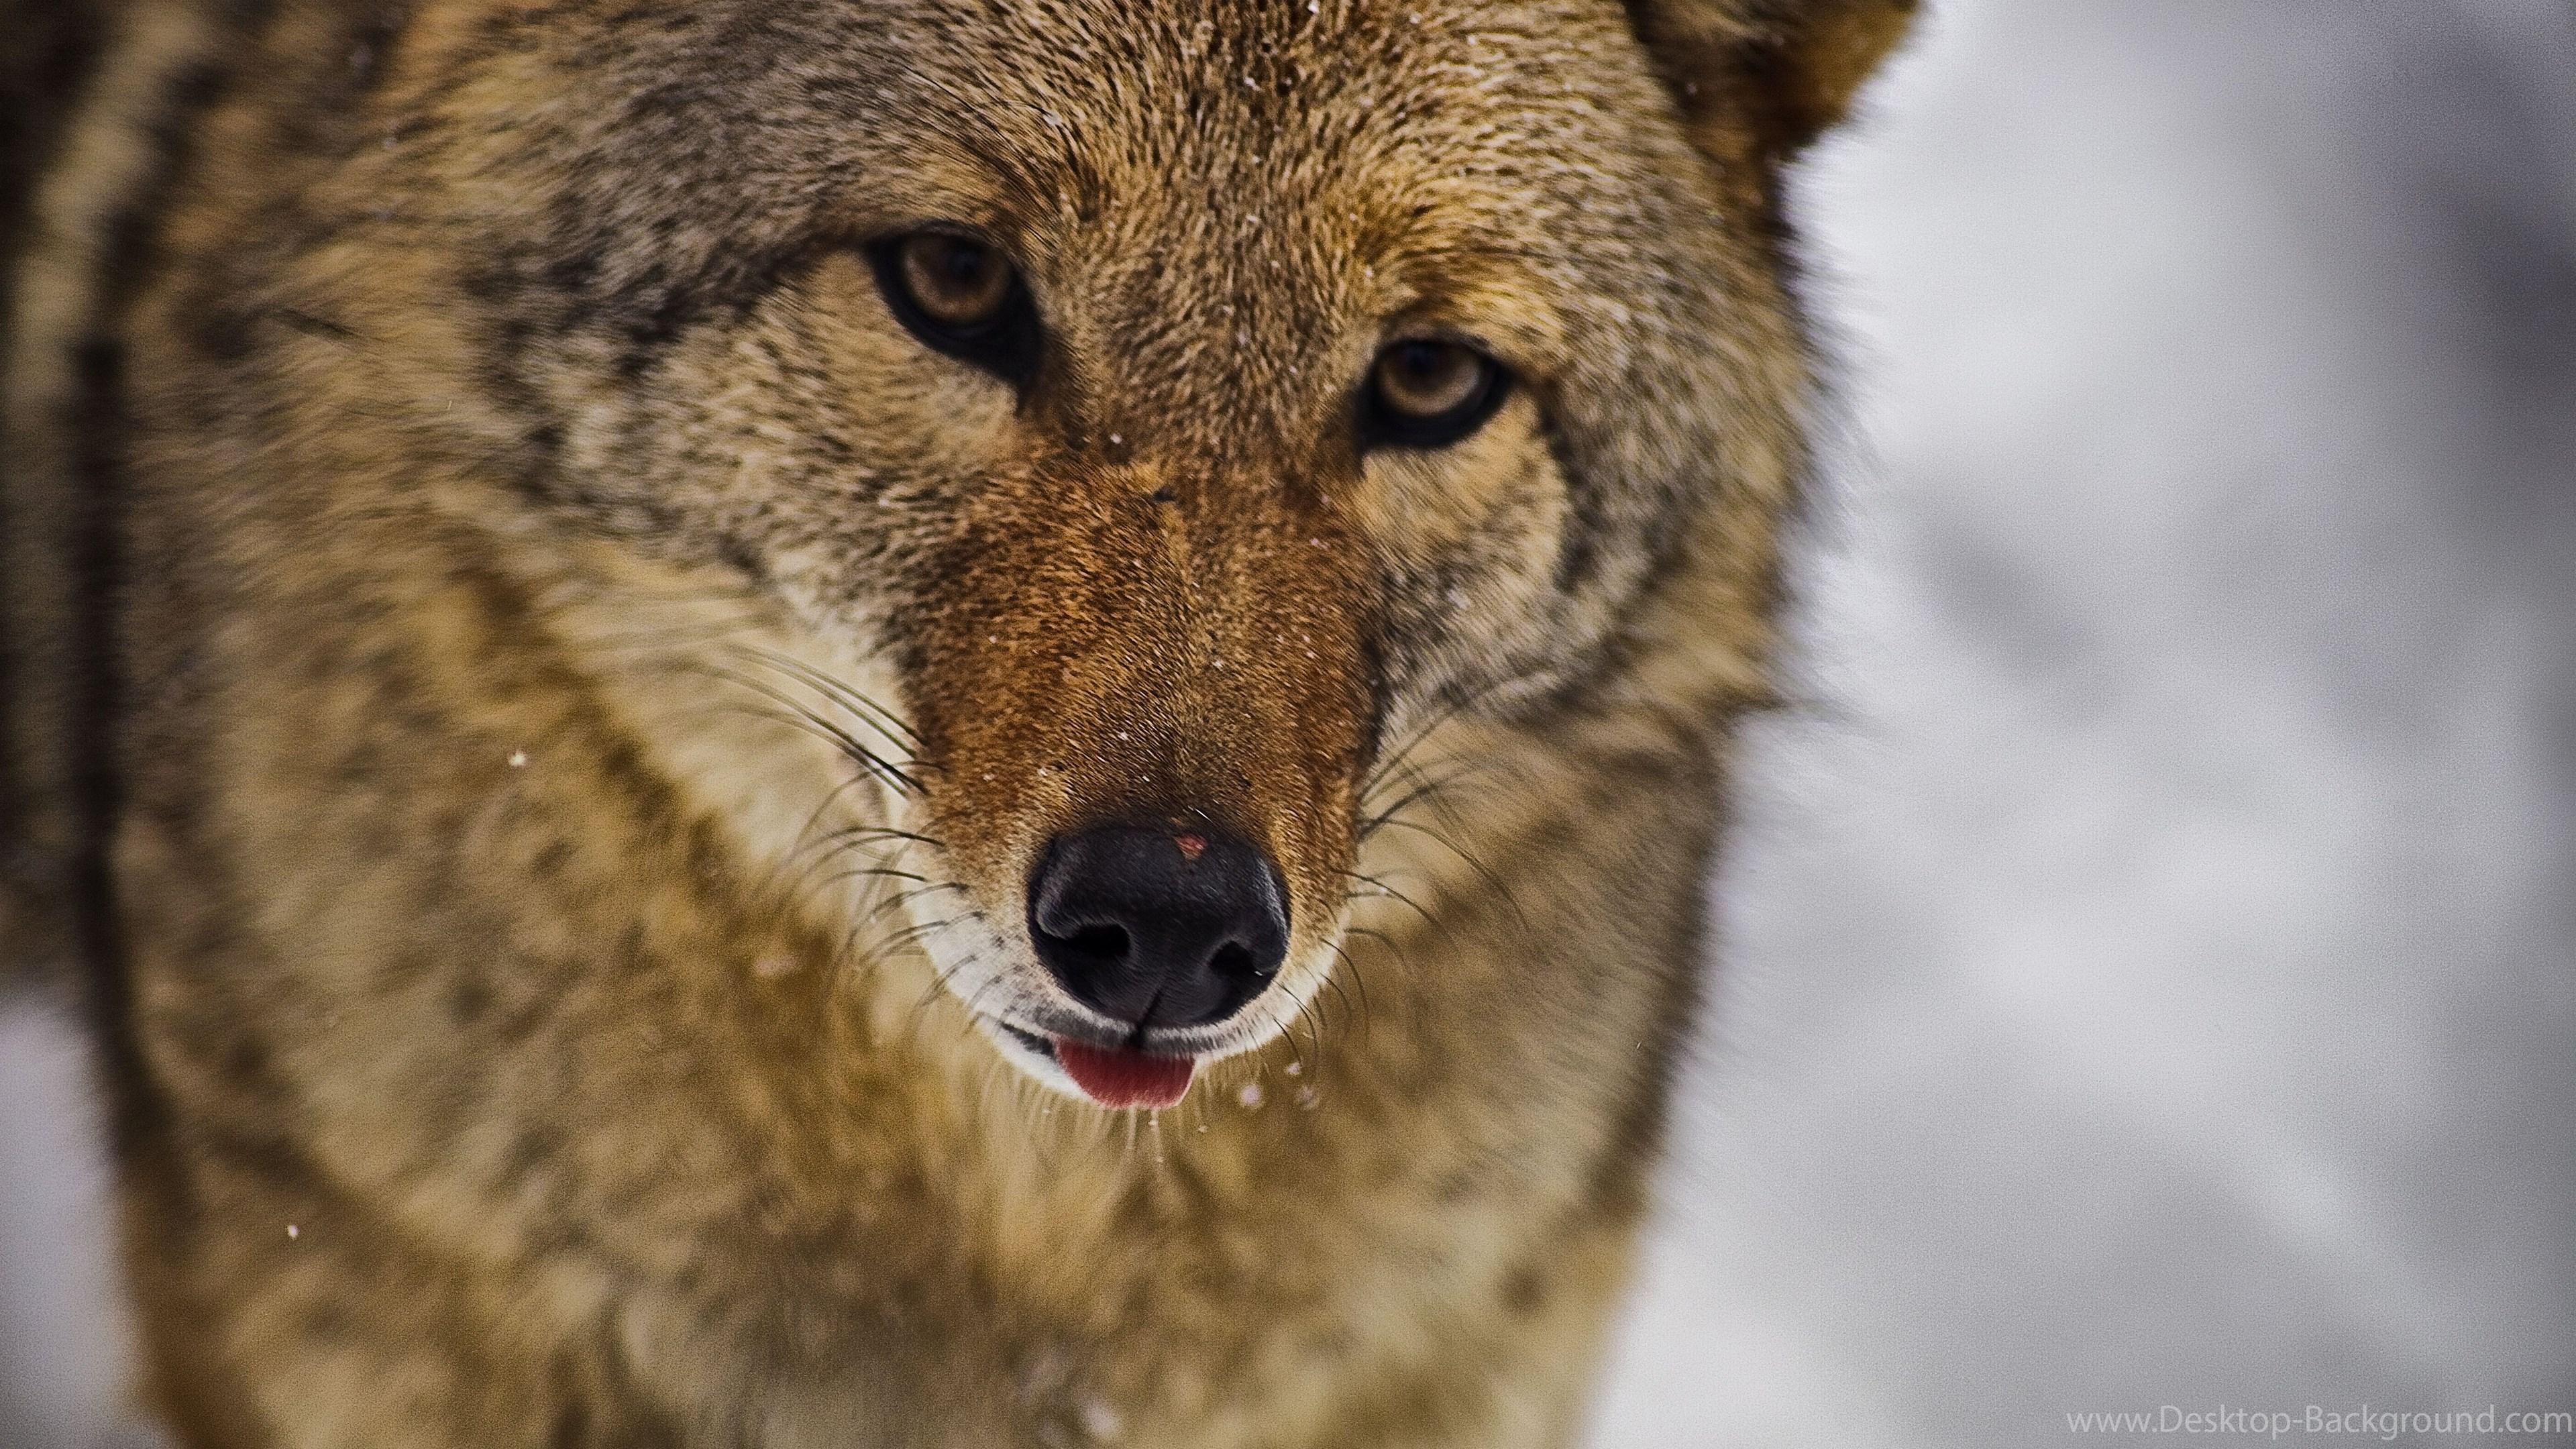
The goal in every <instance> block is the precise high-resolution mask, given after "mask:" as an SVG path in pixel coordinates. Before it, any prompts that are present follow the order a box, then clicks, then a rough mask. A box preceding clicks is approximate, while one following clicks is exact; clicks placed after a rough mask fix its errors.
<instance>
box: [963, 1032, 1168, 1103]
mask: <svg viewBox="0 0 2576 1449" xmlns="http://www.w3.org/2000/svg"><path fill="white" fill-rule="evenodd" d="M994 1025H996V1026H998V1027H1000V1028H1001V1029H1002V1033H1003V1034H1004V1035H1005V1036H1007V1037H1009V1038H1010V1039H1011V1040H1012V1041H1013V1042H1015V1043H1017V1044H1018V1045H1020V1046H1022V1047H1024V1048H1026V1049H1027V1050H1028V1051H1029V1053H1030V1054H1031V1055H1033V1056H1037V1057H1040V1058H1043V1059H1044V1060H1046V1061H1047V1062H1050V1063H1052V1064H1053V1065H1054V1066H1055V1067H1056V1069H1057V1070H1059V1071H1061V1072H1062V1073H1063V1074H1064V1075H1065V1076H1066V1077H1068V1078H1070V1079H1071V1080H1072V1082H1073V1085H1074V1086H1075V1087H1077V1088H1079V1089H1081V1092H1082V1094H1083V1095H1084V1096H1086V1097H1089V1098H1090V1099H1091V1100H1092V1101H1094V1102H1097V1103H1099V1104H1100V1105H1101V1106H1103V1107H1111V1108H1125V1107H1144V1108H1147V1109H1160V1108H1164V1107H1169V1106H1173V1105H1175V1104H1177V1103H1178V1102H1179V1101H1180V1100H1181V1098H1182V1097H1183V1096H1185V1095H1186V1094H1187V1093H1188V1092H1189V1090H1190V1083H1191V1081H1192V1080H1193V1079H1195V1078H1196V1077H1197V1075H1198V1067H1199V1060H1198V1058H1197V1057H1195V1056H1182V1057H1174V1056H1157V1055H1155V1054H1153V1053H1150V1052H1140V1051H1136V1050H1133V1049H1132V1048H1128V1047H1097V1046H1093V1045H1091V1044H1090V1043H1088V1042H1080V1041H1075V1040H1074V1039H1073V1038H1071V1037H1056V1036H1046V1035H1042V1034H1040V1033H1038V1032H1034V1031H1030V1030H1027V1029H1026V1028H1023V1027H1018V1026H1013V1025H1012V1024H1011V1023H1009V1022H1007V1021H999V1022H995V1023H994Z"/></svg>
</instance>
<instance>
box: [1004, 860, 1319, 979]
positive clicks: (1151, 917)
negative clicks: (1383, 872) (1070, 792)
mask: <svg viewBox="0 0 2576 1449" xmlns="http://www.w3.org/2000/svg"><path fill="white" fill-rule="evenodd" d="M1029 936H1030V938H1031V939H1032V940H1034V941H1035V942H1036V943H1037V948H1038V959H1039V960H1041V961H1043V962H1045V963H1046V967H1047V969H1048V970H1049V971H1052V972H1054V973H1055V979H1056V980H1058V981H1060V982H1062V983H1064V989H1065V990H1067V991H1070V992H1072V993H1073V995H1074V998H1075V999H1076V1000H1078V1001H1080V1002H1082V1003H1083V1004H1084V1005H1086V1006H1089V1007H1091V1008H1093V1009H1094V1010H1096V1011H1099V1012H1100V1013H1101V1014H1103V1015H1105V1016H1109V1017H1114V1018H1115V1019H1117V1020H1119V1021H1123V1022H1129V1023H1132V1024H1135V1025H1139V1026H1163V1027H1180V1026H1199V1025H1203V1024H1205V1023H1208V1022H1213V1021H1223V1020H1225V1019H1226V1018H1227V1017H1229V1016H1232V1015H1233V1014H1234V1013H1235V1011H1236V1009H1237V1008H1239V1007H1241V1006H1242V1005H1243V1004H1244V1003H1245V1002H1247V1001H1250V1000H1251V999H1252V998H1253V997H1254V996H1255V995H1257V994H1259V992H1260V990H1261V988H1262V987H1263V986H1264V985H1266V984H1268V982H1269V980H1270V978H1271V977H1273V976H1276V975H1278V974H1279V961H1280V958H1281V957H1282V956H1284V955H1286V954H1287V951H1288V898H1287V892H1285V891H1284V890H1282V889H1281V888H1280V884H1279V873H1278V872H1277V871H1275V870H1273V869H1271V867H1270V862H1269V861H1268V860H1266V859H1264V858H1263V857H1262V854H1261V852H1260V851H1259V850H1258V849H1255V848H1254V847H1253V846H1250V845H1247V844H1245V843H1244V842H1243V841H1240V840H1237V839H1235V838H1234V837H1232V836H1230V835H1225V834H1222V833H1220V832H1217V831H1214V830H1204V829H1183V830H1163V829H1157V828H1154V827H1150V826H1136V825H1103V826H1096V827H1094V828H1092V829H1090V830H1084V831H1079V832H1077V833H1075V834H1072V835H1066V836H1060V837H1058V838H1057V840H1056V842H1055V843H1054V844H1053V845H1051V846H1049V847H1048V848H1047V852H1046V856H1045V858H1044V859H1042V860H1040V861H1039V862H1038V868H1037V871H1036V873H1035V874H1034V875H1032V876H1030V878H1029Z"/></svg>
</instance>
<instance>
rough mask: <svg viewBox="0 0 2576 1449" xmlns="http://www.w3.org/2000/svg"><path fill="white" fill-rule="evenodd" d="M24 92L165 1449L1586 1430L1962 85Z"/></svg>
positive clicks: (155, 47)
mask: <svg viewBox="0 0 2576 1449" xmlns="http://www.w3.org/2000/svg"><path fill="white" fill-rule="evenodd" d="M0 8H6V9H7V10H8V11H10V12H11V13H9V14H8V16H7V17H6V18H7V20H8V24H9V26H10V29H11V32H12V34H11V38H10V39H9V40H8V41H7V42H6V46H7V49H6V52H5V64H6V67H7V79H8V88H7V96H6V100H5V106H6V116H5V120H6V124H7V130H6V132H5V135H0V145H4V146H5V156H0V177H5V178H6V181H7V186H8V190H7V193H6V200H5V210H0V228H5V245H6V248H7V252H6V255H7V257H8V269H9V270H8V274H9V278H10V287H9V291H8V297H9V301H8V304H7V305H8V309H9V312H8V315H9V322H8V328H7V332H6V336H7V339H8V351H7V358H6V368H7V372H6V413H5V422H6V428H7V435H6V453H5V458H6V468H7V484H6V492H5V505H6V514H5V518H6V530H7V531H6V546H7V549H8V551H9V552H8V564H7V579H8V584H7V589H8V611H7V624H8V629H7V645H8V647H7V651H6V666H5V667H6V670H7V673H6V676H5V679H4V680H0V683H4V684H5V689H6V698H7V701H8V714H9V721H8V723H9V733H8V741H9V745H8V749H7V751H6V760H7V772H6V780H5V791H4V792H0V801H5V804H6V806H7V808H8V811H9V819H10V826H9V831H8V845H9V851H10V854H9V862H10V863H9V880H10V898H11V901H12V906H11V921H10V926H9V930H10V934H11V939H12V940H14V941H15V942H17V943H18V945H17V949H18V950H19V951H21V952H22V953H24V954H28V955H36V954H49V955H55V956H59V957H61V958H62V959H64V960H66V961H69V962H71V963H73V966H72V971H73V976H74V977H75V979H77V980H79V981H80V982H82V983H84V989H85V1000H86V1004H87V1010H88V1013H89V1021H90V1029H91V1030H92V1032H93V1034H94V1038H95V1049H96V1058H97V1062H98V1068H99V1074H100V1079H101V1081H102V1083H103V1087H104V1090H105V1092H106V1094H107V1098H108V1101H109V1102H110V1104H111V1109H112V1110H111V1117H112V1132H113V1139H114V1141H113V1148H114V1152H115V1156H116V1162H117V1172H118V1176H117V1182H118V1195H119V1207H120V1213H121V1223H122V1243H123V1257H124V1263H125V1268H126V1273H127V1277H128V1279H129V1282H130V1287H131V1291H132V1296H133V1302H134V1306H135V1319H136V1322H137V1324H138V1326H139V1334H140V1338H141V1343H142V1353H141V1362H142V1364H143V1366H144V1379H145V1382H144V1384H143V1386H142V1387H143V1389H144V1391H145V1393H146V1394H147V1396H148V1399H149V1402H150V1403H151V1405H152V1406H153V1408H154V1409H155V1411H156V1412H157V1413H159V1414H160V1415H161V1416H162V1417H163V1418H164V1419H165V1420H166V1422H167V1423H168V1425H169V1426H170V1428H171V1431H172V1432H173V1433H174V1434H175V1435H176V1437H177V1439H178V1440H179V1441H180V1442H181V1443H184V1444H187V1445H191V1446H201V1449H250V1446H270V1445H280V1446H283V1445H294V1446H309V1449H321V1446H364V1449H405V1446H418V1449H432V1446H437V1449H454V1446H469V1445H470V1446H477V1449H490V1446H503V1445H529V1446H538V1445H543V1446H557V1449H561V1446H611V1445H615V1446H646V1445H673V1446H677V1445H692V1446H695V1445H708V1446H715V1445H722V1446H760V1449H802V1446H826V1445H828V1446H864V1445H882V1446H894V1445H903V1446H959V1449H963V1446H991V1445H1033V1446H1063V1445H1085V1444H1106V1443H1118V1444H1122V1445H1133V1446H1171V1449H1182V1446H1186V1449H1229V1446H1241V1449H1254V1446H1272V1449H1287V1446H1344V1449H1347V1446H1398V1445H1401V1446H1435V1445H1443V1446H1466V1445H1474V1446H1516V1445H1557V1444H1564V1443H1566V1442H1568V1441H1569V1439H1570V1438H1571V1437H1572V1436H1574V1435H1575V1434H1576V1433H1577V1432H1578V1429H1579V1424H1580V1420H1581V1417H1582V1410H1583V1403H1584V1391H1585V1388H1586V1385H1587V1383H1588V1381H1589V1379H1590V1377H1591V1373H1592V1369H1593V1367H1594V1365H1595V1363H1596V1361H1597V1360H1598V1358H1599V1356H1600V1352H1601V1345H1602V1340H1603V1335H1604V1329H1605V1324H1606V1322H1607V1321H1608V1318H1609V1315H1610V1313H1611V1310H1612V1309H1613V1307H1614V1306H1615V1302H1616V1299H1617V1295H1618V1290H1619V1287H1620V1285H1621V1282H1622V1280H1623V1278H1624V1277H1625V1275H1626V1273H1627V1271H1628V1265H1629V1262H1630V1258H1631V1250H1632V1243H1633V1240H1634V1237H1635V1234H1636V1228H1637V1225H1638V1222H1639V1219H1640V1216H1641V1212H1642V1209H1643V1207H1644V1204H1645V1201H1646V1183H1647V1180H1648V1175H1649V1172H1650V1169H1651V1166H1652V1163H1653V1161H1654V1158H1655V1153H1656V1146H1657V1143H1658V1141H1659V1138H1660V1136H1661V1134H1662V1128H1663V1118H1664V1116H1665V1103H1666V1096H1667V1092H1668V1080H1669V1078H1670V1076H1671V1074H1672V1070H1673V1065H1674V1060H1675V1056H1676V1052H1677V1047H1678V1044H1679V1043H1680V1042H1681V1041H1683V1040H1684V1038H1685V1036H1686V1031H1687V1023H1688V1022H1689V1019H1690V1016H1691V1012H1692V1007H1693V1002H1694V998H1695V996H1696V995H1697V989H1696V986H1695V982H1696V980H1697V977H1698V973H1699V970H1700V964H1699V963H1700V961H1701V957H1702V945H1703V933H1704V917H1705V908H1704V905H1703V902H1702V885H1703V881H1704V879H1705V877H1706V874H1707V870H1708V865H1709V861H1710V855H1711V851H1712V848H1713V844H1714V840H1715V837H1716V833H1717V828H1718V822H1719V819H1720V815H1721V808H1722V792H1721V785H1722V783H1723V775H1724V763H1725V756H1726V741H1727V737H1728V733H1729V727H1730V722H1731V721H1732V720H1734V719H1735V718H1736V717H1738V716H1739V715H1741V714H1742V713H1743V712H1744V711H1746V710H1749V709H1753V708H1757V707H1759V706H1760V705H1761V704H1762V703H1763V702H1764V700H1765V698H1766V685H1765V670H1766V664H1765V656H1766V654H1767V653H1768V652H1769V648H1770V642H1769V641H1770V630H1771V626H1770V624H1769V619H1770V616H1771V613H1772V603H1773V597H1774V595H1775V593H1776V591H1777V576H1778V565H1777V542H1776V539H1777V533H1778V530H1779V527H1780V524H1781V520H1782V518H1783V516H1784V513H1785V512H1786V510H1787V509H1788V508H1789V507H1790V505H1791V503H1792V501H1793V498H1794V496H1795V494H1796V491H1797V485H1798V482H1799V479H1800V475H1801V473H1802V469H1803V467H1804V462H1803V460H1804V458H1805V450H1804V446H1803V443H1802V419H1803V417H1804V415H1805V414H1806V413H1807V411H1808V410H1809V400H1810V395H1811V377H1812V373H1813V361H1812V349H1811V348H1810V346H1809V345H1808V343H1807V340H1806V338H1807V327H1806V323H1805V322H1804V321H1803V320H1802V315H1801V311H1800V308H1799V306H1798V303H1797V300H1796V296H1795V292H1794V287H1793V283H1794V280H1795V266H1794V257H1793V253H1792V246H1791V239H1790V236H1789V232H1788V229H1787V227H1786V225H1785V224H1784V220H1783V216H1782V207H1781V185H1782V176H1783V171H1784V168H1785V166H1786V165H1787V163H1788V162H1789V161H1790V159H1791V158H1792V157H1793V156H1794V155H1795V154H1796V153H1797V152H1798V151H1799V149H1800V148H1801V147H1802V146H1804V145H1805V144H1806V143H1807V142H1808V141H1810V140H1811V139H1812V138H1813V137H1814V136H1815V135H1816V134H1817V133H1818V132H1819V131H1820V130H1821V129H1822V128H1824V127H1825V126H1827V125H1829V124H1831V123H1833V122H1834V121H1835V120H1837V119H1838V118H1839V117H1840V116H1841V115H1842V113H1843V112H1844V111H1845V110H1846V108H1847V105H1848V103H1849V100H1850V98H1851V96H1852V95H1853V93H1854V91H1855V89H1856V88H1857V87H1858V86H1859V84H1860V83H1861V82H1862V80H1863V79H1864V77H1865V76H1866V75H1867V74H1868V72H1869V71H1870V70H1871V69H1872V67H1873V66H1874V65H1875V64H1876V62H1877V61H1878V60H1879V59H1880V58H1881V57H1882V55H1883V54H1884V53H1885V52H1886V51H1887V50H1888V49H1889V48H1890V47H1891V46H1892V45H1893V44H1894V43H1895V42H1896V40H1897V39H1898V38H1899V36H1900V35H1901V33H1902V32H1903V30H1904V28H1905V24H1906V21H1907V18H1908V16H1907V11H1908V10H1909V8H1910V7H1909V5H1908V4H1906V3H1903V0H1632V3H1630V4H1628V5H1626V6H1625V7H1624V8H1623V7H1622V6H1620V5H1617V4H1613V3H1609V0H1500V3H1492V4H1462V3H1454V0H1383V3H1381V0H1279V3H1273V4H1252V3H1248V0H1158V3H1133V0H1046V3H1029V4H1017V5H1015V4H1004V3H989V0H988V3H929V0H881V3H862V0H554V3H528V0H12V3H9V4H7V5H6V6H5V7H0Z"/></svg>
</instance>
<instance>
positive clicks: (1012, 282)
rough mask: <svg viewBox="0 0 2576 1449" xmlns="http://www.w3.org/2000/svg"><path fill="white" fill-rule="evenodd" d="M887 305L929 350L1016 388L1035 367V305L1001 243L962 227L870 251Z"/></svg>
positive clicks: (910, 236)
mask: <svg viewBox="0 0 2576 1449" xmlns="http://www.w3.org/2000/svg"><path fill="white" fill-rule="evenodd" d="M869 251H870V255H871V258H872V259H873V260H874V261H875V263H876V273H877V287H878V289H879V290H880V291H882V292H884V293H885V299H886V306H887V307H888V308H889V309H890V310H891V311H893V313H894V315H895V320H897V321H899V322H901V323H903V325H904V326H905V328H907V329H908V330H910V331H911V333H912V335H913V336H915V337H918V338H920V339H921V340H922V342H923V343H924V344H926V345H928V346H929V347H930V348H931V349H932V350H933V351H937V352H942V353H945V354H947V355H948V356H950V357H954V358H956V359H957V360H959V361H960V362H970V363H973V364H974V365H975V366H977V367H980V368H983V369H984V370H985V371H987V372H990V373H992V374H994V375H995V376H997V377H999V378H1001V379H1002V380H1003V381H1005V382H1009V383H1011V384H1013V385H1015V386H1018V385H1025V384H1026V383H1027V382H1028V381H1029V379H1030V378H1031V377H1032V376H1033V375H1035V374H1036V372H1037V362H1038V317H1037V307H1036V304H1035V303H1033V302H1032V301H1031V300H1030V299H1029V290H1028V288H1027V286H1025V285H1024V284H1023V283H1022V282H1021V280H1020V272H1019V268H1017V267H1014V266H1012V265H1011V262H1010V259H1009V258H1008V257H1006V256H1004V255H1003V254H1002V250H1001V248H999V247H997V246H994V245H993V244H992V243H990V242H987V241H983V240H981V239H979V238H976V237H972V236H968V235H965V234H963V233H960V232H953V231H944V230H925V231H914V232H906V233H904V234H902V235H900V236H896V237H890V238H888V239H886V240H885V241H882V242H879V243H877V244H876V245H875V246H874V247H872V248H870V249H869Z"/></svg>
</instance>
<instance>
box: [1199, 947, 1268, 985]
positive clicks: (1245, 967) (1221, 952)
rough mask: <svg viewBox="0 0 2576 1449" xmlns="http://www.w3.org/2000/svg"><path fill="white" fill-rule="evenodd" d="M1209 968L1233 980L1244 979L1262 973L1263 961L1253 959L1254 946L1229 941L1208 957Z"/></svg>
mask: <svg viewBox="0 0 2576 1449" xmlns="http://www.w3.org/2000/svg"><path fill="white" fill-rule="evenodd" d="M1208 969H1209V970H1211V971H1214V972H1215V973H1216V974H1217V975H1219V976H1223V977H1227V978H1229V979H1232V980H1238V981H1240V980H1243V979H1246V978H1248V977H1256V976H1259V975H1261V974H1262V971H1261V963H1260V962H1258V961H1256V960H1254V959H1253V955H1252V948H1251V947H1249V946H1246V945H1244V944H1243V943H1242V942H1240V941H1228V942H1226V943H1225V944H1224V945H1222V946H1219V947H1217V948H1216V954H1215V955H1213V956H1210V957H1209V958H1208Z"/></svg>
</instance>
